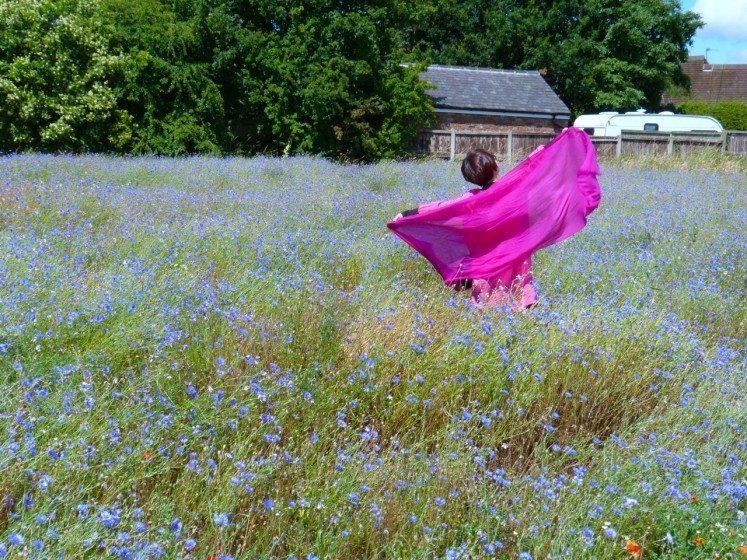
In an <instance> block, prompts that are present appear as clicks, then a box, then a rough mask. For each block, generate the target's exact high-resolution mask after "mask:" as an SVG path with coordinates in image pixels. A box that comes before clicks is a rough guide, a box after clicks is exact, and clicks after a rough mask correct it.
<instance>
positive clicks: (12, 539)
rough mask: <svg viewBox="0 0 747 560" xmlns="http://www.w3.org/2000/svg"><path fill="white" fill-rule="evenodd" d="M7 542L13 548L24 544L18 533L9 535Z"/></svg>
mask: <svg viewBox="0 0 747 560" xmlns="http://www.w3.org/2000/svg"><path fill="white" fill-rule="evenodd" d="M8 542H9V543H10V544H12V545H13V546H21V545H22V544H23V543H24V538H23V535H21V534H20V533H11V534H9V535H8Z"/></svg>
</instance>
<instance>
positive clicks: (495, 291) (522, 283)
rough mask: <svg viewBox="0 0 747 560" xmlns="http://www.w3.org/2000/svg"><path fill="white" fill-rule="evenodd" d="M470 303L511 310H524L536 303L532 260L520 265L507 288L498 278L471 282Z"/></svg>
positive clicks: (529, 259)
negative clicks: (509, 308) (505, 307)
mask: <svg viewBox="0 0 747 560" xmlns="http://www.w3.org/2000/svg"><path fill="white" fill-rule="evenodd" d="M472 301H473V302H474V303H476V304H478V305H483V306H485V307H503V306H508V307H511V308H512V309H524V308H526V307H531V306H532V305H534V304H535V303H537V292H536V290H535V289H534V284H532V258H531V257H529V258H528V259H527V260H526V261H524V262H522V263H521V265H520V266H519V269H518V270H516V271H515V276H514V281H513V282H512V284H511V285H510V286H508V287H506V286H504V285H503V283H502V282H501V280H500V278H488V279H480V278H478V279H476V280H473V281H472Z"/></svg>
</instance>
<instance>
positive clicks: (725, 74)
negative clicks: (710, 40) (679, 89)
mask: <svg viewBox="0 0 747 560" xmlns="http://www.w3.org/2000/svg"><path fill="white" fill-rule="evenodd" d="M682 72H684V73H685V74H687V75H688V76H689V77H690V96H689V97H679V96H674V95H667V94H665V95H664V97H663V99H662V103H664V104H667V103H674V104H677V103H681V102H682V101H686V100H688V99H697V100H699V101H709V102H715V101H733V100H734V101H745V102H747V64H709V63H708V60H707V59H706V57H704V56H691V57H690V58H689V59H688V60H687V62H684V63H682Z"/></svg>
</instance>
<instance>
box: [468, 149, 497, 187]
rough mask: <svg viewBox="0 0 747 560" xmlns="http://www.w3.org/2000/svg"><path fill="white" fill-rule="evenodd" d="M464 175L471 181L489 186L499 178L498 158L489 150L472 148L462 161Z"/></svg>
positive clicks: (482, 185)
mask: <svg viewBox="0 0 747 560" xmlns="http://www.w3.org/2000/svg"><path fill="white" fill-rule="evenodd" d="M462 175H464V178H465V179H466V180H467V181H469V182H470V183H474V184H475V185H480V186H481V187H487V186H488V185H490V184H491V183H492V182H493V181H495V180H496V179H497V178H498V160H496V159H495V156H494V155H493V154H491V153H490V152H488V151H485V150H481V149H479V148H478V149H476V150H470V151H469V153H468V154H467V157H465V158H464V161H463V162H462Z"/></svg>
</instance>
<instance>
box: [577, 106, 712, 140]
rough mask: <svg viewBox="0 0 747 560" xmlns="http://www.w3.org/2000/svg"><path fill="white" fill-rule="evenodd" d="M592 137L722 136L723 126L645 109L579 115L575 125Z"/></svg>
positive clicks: (696, 117)
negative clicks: (626, 134) (640, 134)
mask: <svg viewBox="0 0 747 560" xmlns="http://www.w3.org/2000/svg"><path fill="white" fill-rule="evenodd" d="M573 126H574V127H576V128H581V129H583V130H584V132H586V134H588V135H589V136H607V137H615V136H620V134H621V133H622V132H710V133H712V134H721V133H722V132H723V131H724V127H723V126H721V123H720V122H718V121H717V120H716V119H714V118H713V117H706V116H703V115H675V114H674V113H672V112H669V111H664V112H662V113H647V112H646V110H645V109H639V110H638V111H630V112H628V113H616V112H614V111H607V112H603V113H599V114H597V115H580V116H579V117H578V118H577V119H576V121H575V122H574V123H573Z"/></svg>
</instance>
